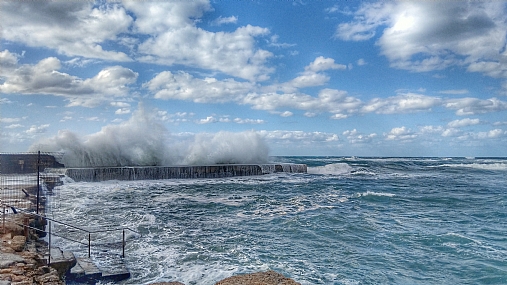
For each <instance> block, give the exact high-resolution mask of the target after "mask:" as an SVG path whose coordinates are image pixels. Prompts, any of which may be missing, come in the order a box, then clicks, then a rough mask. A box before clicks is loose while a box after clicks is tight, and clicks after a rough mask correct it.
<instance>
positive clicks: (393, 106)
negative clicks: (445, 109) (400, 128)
mask: <svg viewBox="0 0 507 285" xmlns="http://www.w3.org/2000/svg"><path fill="white" fill-rule="evenodd" d="M441 104H442V99H440V98H438V97H431V96H426V95H420V94H414V93H406V94H399V95H397V96H393V97H388V98H375V99H372V100H371V101H370V102H368V103H367V104H365V105H364V106H363V107H362V109H361V111H362V112H363V113H372V112H375V113H379V114H397V113H412V112H420V111H429V110H431V108H433V107H435V106H440V105H441Z"/></svg>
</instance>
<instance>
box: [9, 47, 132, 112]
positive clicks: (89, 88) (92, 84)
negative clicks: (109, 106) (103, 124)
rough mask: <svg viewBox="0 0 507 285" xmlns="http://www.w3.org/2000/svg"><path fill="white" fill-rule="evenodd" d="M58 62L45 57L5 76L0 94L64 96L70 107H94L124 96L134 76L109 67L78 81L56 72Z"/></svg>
mask: <svg viewBox="0 0 507 285" xmlns="http://www.w3.org/2000/svg"><path fill="white" fill-rule="evenodd" d="M60 68H61V62H60V60H58V59H57V58H54V57H48V58H45V59H43V60H41V61H39V62H38V63H37V64H35V65H28V64H25V65H21V66H18V67H17V68H16V69H14V70H13V71H12V72H11V73H9V74H7V75H5V76H4V77H5V82H3V83H2V84H0V92H4V93H20V94H49V95H56V96H64V97H65V98H66V99H68V100H69V101H70V104H69V105H71V106H79V105H81V106H85V107H93V106H97V105H98V104H100V103H101V102H103V101H105V100H108V99H111V98H114V97H117V96H124V95H127V94H128V92H129V88H128V87H127V86H128V85H130V84H133V83H134V82H135V81H136V80H137V76H138V74H137V73H135V72H133V71H132V70H130V69H128V68H124V67H121V66H112V67H106V68H104V69H102V70H101V71H100V72H99V73H98V74H97V75H96V76H94V77H92V78H88V79H81V78H79V77H76V76H72V75H69V74H67V73H62V72H59V71H58V70H59V69H60Z"/></svg>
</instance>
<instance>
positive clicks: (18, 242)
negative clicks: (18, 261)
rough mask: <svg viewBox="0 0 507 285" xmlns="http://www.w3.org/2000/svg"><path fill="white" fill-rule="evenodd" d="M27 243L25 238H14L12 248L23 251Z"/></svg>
mask: <svg viewBox="0 0 507 285" xmlns="http://www.w3.org/2000/svg"><path fill="white" fill-rule="evenodd" d="M25 243H26V237H25V236H14V237H13V238H12V241H11V248H12V249H14V250H15V251H22V250H23V249H24V248H25Z"/></svg>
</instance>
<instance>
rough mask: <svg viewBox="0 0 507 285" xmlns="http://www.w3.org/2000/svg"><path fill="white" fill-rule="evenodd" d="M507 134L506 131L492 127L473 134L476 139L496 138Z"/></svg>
mask: <svg viewBox="0 0 507 285" xmlns="http://www.w3.org/2000/svg"><path fill="white" fill-rule="evenodd" d="M506 135H507V131H503V130H502V129H494V130H490V131H487V132H479V133H477V134H475V137H476V138H478V139H496V138H500V137H503V136H506Z"/></svg>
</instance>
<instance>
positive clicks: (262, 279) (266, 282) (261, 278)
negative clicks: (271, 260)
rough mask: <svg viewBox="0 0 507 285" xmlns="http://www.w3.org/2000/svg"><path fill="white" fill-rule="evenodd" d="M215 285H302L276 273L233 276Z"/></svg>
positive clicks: (267, 272)
mask: <svg viewBox="0 0 507 285" xmlns="http://www.w3.org/2000/svg"><path fill="white" fill-rule="evenodd" d="M215 285H301V283H297V282H296V281H294V280H292V279H290V278H287V277H285V276H283V275H282V274H280V273H276V272H275V271H272V270H270V271H266V272H257V273H251V274H245V275H238V276H232V277H229V278H225V279H224V280H222V281H218V282H217V283H215Z"/></svg>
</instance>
